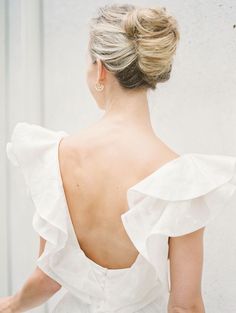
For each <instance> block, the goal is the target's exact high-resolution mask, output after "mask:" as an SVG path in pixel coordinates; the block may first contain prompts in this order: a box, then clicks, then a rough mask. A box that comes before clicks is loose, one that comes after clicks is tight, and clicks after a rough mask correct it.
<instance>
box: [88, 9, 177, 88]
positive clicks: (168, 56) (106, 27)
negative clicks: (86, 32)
mask: <svg viewBox="0 0 236 313" xmlns="http://www.w3.org/2000/svg"><path fill="white" fill-rule="evenodd" d="M179 37H180V36H179V31H178V27H177V21H176V20H175V19H174V17H173V16H171V15H169V14H168V13H167V12H166V9H165V8H157V7H155V8H142V7H137V6H133V5H127V4H126V5H117V4H112V5H105V6H104V7H102V8H99V15H98V17H96V18H93V19H92V23H91V29H90V53H91V56H92V58H94V59H96V58H99V59H101V61H102V62H103V64H104V66H105V67H106V68H107V69H108V70H110V71H111V72H113V73H114V75H115V76H116V78H117V79H118V81H119V83H120V85H121V86H123V87H124V88H138V87H144V88H151V89H155V88H156V84H157V83H158V82H164V81H166V80H168V79H169V77H170V73H171V69H172V63H173V56H174V54H175V52H176V47H177V43H178V41H179Z"/></svg>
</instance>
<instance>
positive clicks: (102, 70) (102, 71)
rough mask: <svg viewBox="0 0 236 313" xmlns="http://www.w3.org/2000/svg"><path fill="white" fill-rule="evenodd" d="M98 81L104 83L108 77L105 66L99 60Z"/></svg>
mask: <svg viewBox="0 0 236 313" xmlns="http://www.w3.org/2000/svg"><path fill="white" fill-rule="evenodd" d="M97 68H98V71H97V81H102V80H104V79H105V77H106V69H105V67H104V65H103V64H102V62H101V60H99V59H97Z"/></svg>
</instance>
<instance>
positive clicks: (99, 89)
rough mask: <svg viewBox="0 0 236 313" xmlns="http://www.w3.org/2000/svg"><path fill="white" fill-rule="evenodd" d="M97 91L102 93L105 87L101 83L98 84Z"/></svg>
mask: <svg viewBox="0 0 236 313" xmlns="http://www.w3.org/2000/svg"><path fill="white" fill-rule="evenodd" d="M95 89H96V90H97V91H102V90H103V89H104V85H103V84H100V83H96V84H95Z"/></svg>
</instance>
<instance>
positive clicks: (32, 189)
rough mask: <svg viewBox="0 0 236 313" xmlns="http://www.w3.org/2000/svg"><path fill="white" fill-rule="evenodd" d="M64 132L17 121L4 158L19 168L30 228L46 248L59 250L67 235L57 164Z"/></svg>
mask: <svg viewBox="0 0 236 313" xmlns="http://www.w3.org/2000/svg"><path fill="white" fill-rule="evenodd" d="M66 135H67V133H66V132H64V131H53V130H51V129H48V128H45V127H42V126H40V125H37V124H29V123H26V122H19V123H17V124H16V125H15V127H14V129H13V131H12V134H11V140H10V141H9V142H7V144H6V154H7V157H8V159H9V160H10V161H11V163H12V164H13V165H14V166H16V167H19V168H20V170H21V172H22V174H23V177H24V181H25V185H26V188H27V191H28V194H29V196H30V197H31V199H32V201H33V203H34V206H35V213H34V216H33V221H32V225H33V228H34V229H35V231H36V232H37V233H38V234H39V235H40V236H42V237H43V238H44V239H46V240H47V248H50V246H51V247H52V249H51V250H53V249H59V248H60V246H61V245H63V244H64V243H65V241H66V237H67V233H66V213H65V210H64V208H63V209H60V206H62V205H64V202H62V201H61V198H62V195H61V191H60V189H59V181H58V163H57V146H58V144H59V141H60V139H61V138H62V137H64V136H66ZM45 253H46V252H45ZM44 256H45V255H43V256H42V258H43V257H44Z"/></svg>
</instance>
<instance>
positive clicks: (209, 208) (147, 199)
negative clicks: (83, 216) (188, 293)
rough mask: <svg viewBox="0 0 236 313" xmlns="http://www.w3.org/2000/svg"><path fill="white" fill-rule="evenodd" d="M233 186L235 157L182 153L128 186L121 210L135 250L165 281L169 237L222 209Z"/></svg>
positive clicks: (235, 186) (206, 220)
mask: <svg viewBox="0 0 236 313" xmlns="http://www.w3.org/2000/svg"><path fill="white" fill-rule="evenodd" d="M235 190H236V157H233V156H228V155H210V154H200V153H189V154H183V155H181V156H180V157H178V158H175V159H173V160H172V161H170V162H168V163H166V164H165V165H164V166H162V167H161V168H159V169H158V170H156V171H155V172H153V173H152V174H151V175H149V176H148V177H146V178H145V179H143V180H142V181H140V182H139V183H138V184H136V185H134V186H132V187H131V188H129V189H128V191H127V200H128V206H129V210H128V211H126V212H125V213H123V214H122V215H121V219H122V222H123V225H124V228H125V230H126V232H127V233H128V235H129V237H130V239H131V240H132V242H133V244H134V245H135V246H136V248H137V250H138V251H139V252H140V253H141V254H142V255H143V256H144V257H145V258H146V260H147V261H148V262H149V263H150V264H151V265H153V267H154V269H155V270H156V271H155V272H156V274H157V277H158V279H160V280H161V281H162V282H163V283H168V272H167V271H168V267H167V265H168V263H167V261H168V259H167V258H168V237H176V236H182V235H184V234H188V233H191V232H193V231H195V230H197V229H200V228H202V227H205V226H206V225H207V224H208V223H209V222H210V221H212V220H213V219H214V218H215V217H216V216H217V215H218V214H219V213H220V212H222V211H223V210H224V208H225V207H226V205H227V204H228V203H229V201H230V200H231V198H232V196H233V194H234V193H235Z"/></svg>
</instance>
